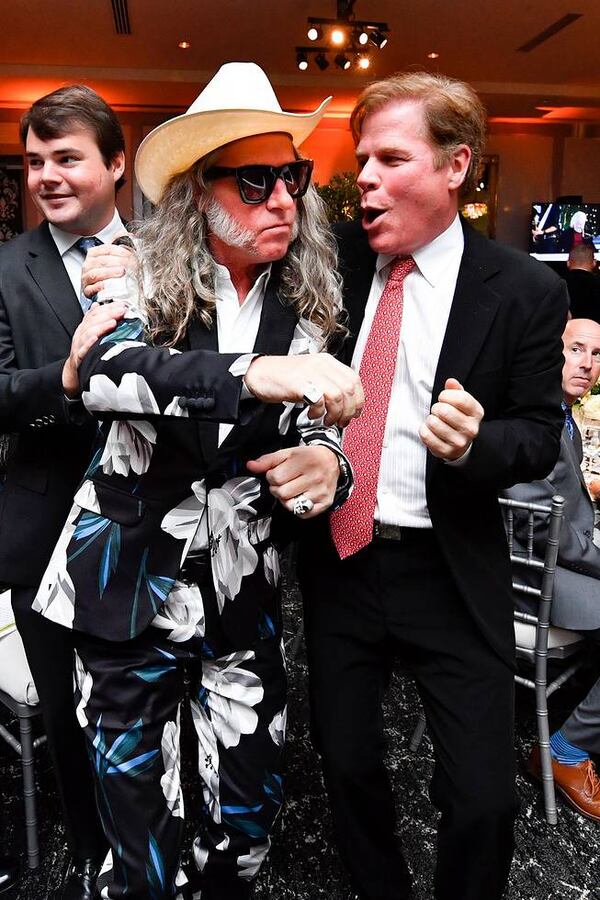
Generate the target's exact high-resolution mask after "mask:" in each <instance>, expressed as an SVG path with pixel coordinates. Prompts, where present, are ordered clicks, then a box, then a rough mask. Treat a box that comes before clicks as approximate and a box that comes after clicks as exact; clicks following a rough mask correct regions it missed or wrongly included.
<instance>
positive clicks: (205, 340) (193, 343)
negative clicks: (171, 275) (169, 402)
mask: <svg viewBox="0 0 600 900" xmlns="http://www.w3.org/2000/svg"><path fill="white" fill-rule="evenodd" d="M216 317H217V313H216V310H215V312H214V316H213V321H212V325H211V327H208V326H207V325H205V324H204V322H202V320H201V319H199V318H197V317H194V318H193V319H192V320H191V321H190V324H189V326H188V330H187V339H188V343H189V348H190V350H214V352H215V353H217V352H218V350H219V340H218V335H217V321H216ZM196 425H197V428H198V437H199V439H200V444H201V447H202V455H203V457H204V459H205V460H211V459H213V457H214V455H215V453H216V452H217V447H218V444H219V424H218V422H197V423H196Z"/></svg>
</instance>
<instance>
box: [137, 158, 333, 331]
mask: <svg viewBox="0 0 600 900" xmlns="http://www.w3.org/2000/svg"><path fill="white" fill-rule="evenodd" d="M217 156H218V151H217V152H216V153H212V154H210V155H208V156H206V157H204V158H203V159H201V160H199V161H198V162H196V163H194V165H193V166H192V167H191V168H190V169H188V170H187V171H186V172H183V173H182V174H180V175H175V177H174V178H172V179H171V181H170V183H169V185H168V186H167V188H166V189H165V191H164V193H163V196H162V197H161V199H160V201H159V203H158V205H157V206H156V208H155V210H154V212H153V213H152V215H151V216H150V217H149V218H148V219H147V220H145V221H144V222H141V223H139V224H138V227H137V228H136V234H137V237H138V239H139V257H140V262H141V265H140V272H141V273H142V276H141V277H142V281H143V285H144V286H146V289H145V290H144V287H142V290H141V293H142V295H143V296H144V298H145V299H144V301H143V303H144V307H145V310H146V313H147V316H148V326H149V331H150V335H151V337H152V339H153V340H155V341H158V342H160V343H163V344H167V345H172V344H176V343H177V342H178V341H179V340H180V339H181V337H182V336H183V334H184V333H185V330H186V328H187V325H188V323H189V321H190V319H191V318H192V317H193V316H194V315H198V316H200V318H201V319H202V320H203V321H204V322H205V323H206V324H207V325H209V324H210V323H211V321H212V315H213V311H214V307H215V302H216V297H215V293H214V283H215V273H216V268H215V261H214V259H213V257H212V255H211V253H210V250H209V247H208V241H207V236H208V229H207V223H206V216H205V211H206V210H207V208H208V207H209V205H210V203H211V201H212V193H211V191H210V190H209V189H208V188H207V183H206V181H205V180H204V178H203V174H204V172H206V170H207V169H208V168H209V167H210V166H211V165H212V164H213V163H214V161H215V159H216V157H217ZM297 204H298V206H297V216H296V228H295V230H294V236H293V239H292V242H291V244H290V247H289V250H288V252H287V254H286V256H285V258H284V259H283V260H282V262H281V269H280V284H279V296H280V298H281V300H282V301H283V302H284V303H286V304H289V305H292V306H293V307H294V309H295V311H296V314H297V315H298V317H299V318H300V317H301V318H305V319H309V320H310V321H311V322H313V323H314V324H315V325H317V326H318V327H319V328H320V329H321V331H322V333H323V341H324V343H327V341H328V340H329V339H330V338H331V337H332V336H333V335H334V334H335V333H336V332H343V331H345V328H344V327H343V326H342V325H341V324H340V322H339V315H340V310H341V305H342V301H341V279H340V277H339V275H338V274H337V271H336V266H337V252H336V246H335V241H334V239H333V236H332V234H331V232H330V230H329V226H328V223H327V218H326V215H325V209H324V206H323V202H322V200H321V198H320V197H319V195H318V194H317V192H316V190H315V188H314V187H313V186H312V185H310V187H309V189H308V191H307V192H306V194H305V195H304V197H302V198H301V199H300V200H298V201H297ZM148 285H151V286H152V288H151V289H148Z"/></svg>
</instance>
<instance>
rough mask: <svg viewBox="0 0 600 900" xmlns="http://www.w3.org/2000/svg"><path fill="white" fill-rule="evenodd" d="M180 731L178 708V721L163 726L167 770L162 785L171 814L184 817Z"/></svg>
mask: <svg viewBox="0 0 600 900" xmlns="http://www.w3.org/2000/svg"><path fill="white" fill-rule="evenodd" d="M180 731H181V728H180V710H179V709H178V710H177V719H176V721H175V722H173V721H169V722H165V727H164V728H163V733H162V738H161V741H160V747H161V750H162V757H163V764H164V767H165V772H164V775H162V776H161V779H160V786H161V788H162V792H163V794H164V795H165V800H166V801H167V807H168V808H169V809H170V810H171V815H172V816H179V817H180V818H182V819H183V795H182V792H181V775H180V755H179V739H180Z"/></svg>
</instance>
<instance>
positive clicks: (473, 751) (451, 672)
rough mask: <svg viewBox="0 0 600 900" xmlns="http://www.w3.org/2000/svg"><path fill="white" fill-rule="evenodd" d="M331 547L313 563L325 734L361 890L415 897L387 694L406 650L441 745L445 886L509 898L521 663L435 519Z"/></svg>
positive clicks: (382, 898) (307, 590)
mask: <svg viewBox="0 0 600 900" xmlns="http://www.w3.org/2000/svg"><path fill="white" fill-rule="evenodd" d="M318 555H319V554H318V552H317V556H316V557H315V554H309V555H308V556H306V557H304V558H301V565H300V573H301V586H302V589H303V593H304V602H305V617H306V642H307V649H308V661H309V673H310V696H311V702H312V716H313V734H314V740H315V744H316V747H317V749H318V751H319V752H320V754H321V756H322V761H323V770H324V776H325V784H326V787H327V791H328V794H329V799H330V803H331V809H332V814H333V819H334V826H335V831H336V836H337V842H338V845H339V850H340V854H341V856H342V858H343V860H344V862H345V864H346V866H347V867H348V869H349V871H350V874H351V876H352V878H353V880H354V882H355V885H356V887H357V889H358V891H359V894H360V897H361V898H363V900H401V898H405V897H408V895H409V890H410V874H409V870H408V866H407V864H406V862H405V861H404V859H403V856H402V853H401V849H400V846H399V842H398V840H397V838H396V836H395V824H396V820H395V809H394V798H393V795H392V791H391V788H390V783H389V780H388V775H387V772H386V769H385V766H384V763H383V755H384V749H385V742H384V733H383V722H382V710H381V703H382V698H383V694H384V691H385V688H386V685H387V681H388V676H389V672H390V666H391V664H392V662H393V660H394V658H395V657H398V658H399V659H400V660H401V661H402V662H403V663H404V664H405V665H406V666H407V667H408V668H409V670H410V671H411V672H412V674H413V676H414V678H415V681H416V684H417V688H418V691H419V694H420V697H421V700H422V703H423V706H424V709H425V713H426V716H427V725H428V731H429V735H430V737H431V740H432V742H433V746H434V751H435V769H434V775H433V779H432V782H431V785H430V796H431V800H432V802H433V803H434V805H435V806H436V807H437V809H438V810H439V811H440V812H441V819H440V824H439V829H438V843H437V851H438V852H437V869H436V875H435V897H436V898H437V900H494V898H499V897H500V896H501V895H502V892H503V889H504V886H505V884H506V881H507V878H508V873H509V869H510V863H511V859H512V853H513V843H514V839H513V824H514V817H515V814H516V809H517V803H516V795H515V784H514V782H515V761H514V750H513V711H514V703H513V694H514V686H513V673H512V672H511V671H510V669H509V667H508V666H507V665H506V664H505V663H504V662H502V661H501V660H500V658H499V657H498V656H497V655H496V654H495V653H494V651H493V650H492V649H491V648H490V647H489V645H488V644H487V643H486V642H485V640H484V639H483V638H482V636H481V635H480V633H479V631H478V630H477V629H476V627H475V625H474V623H473V621H472V619H471V617H470V615H469V613H468V612H467V610H466V608H465V606H464V604H463V601H462V599H461V597H460V595H459V594H458V592H457V590H456V588H455V587H454V584H453V582H452V580H451V578H450V575H449V573H448V570H447V567H446V565H445V562H444V560H443V558H442V555H441V551H440V549H439V547H438V545H437V542H436V539H435V537H434V536H433V533H432V532H431V531H429V530H428V531H420V530H415V529H409V530H407V531H406V537H405V539H403V540H401V541H385V540H378V541H375V542H374V543H373V544H372V545H371V546H370V547H368V548H365V549H364V550H362V551H360V552H359V553H358V554H356V555H355V556H353V557H351V558H349V559H347V560H345V561H343V562H341V561H340V560H339V558H338V557H337V554H335V551H333V549H331V551H327V550H324V551H323V552H322V555H321V556H320V558H318ZM309 557H310V558H309ZM484 602H485V597H482V603H484ZM507 627H509V628H512V617H511V616H510V615H507ZM416 712H417V711H416V710H415V714H416ZM415 718H416V715H415V717H411V719H410V721H408V722H407V723H406V730H407V731H410V730H411V729H412V727H413V725H414V723H415ZM400 802H402V801H401V798H400Z"/></svg>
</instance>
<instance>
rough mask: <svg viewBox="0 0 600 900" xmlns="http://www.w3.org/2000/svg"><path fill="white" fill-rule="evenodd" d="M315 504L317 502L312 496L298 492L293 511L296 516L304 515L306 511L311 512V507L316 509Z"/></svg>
mask: <svg viewBox="0 0 600 900" xmlns="http://www.w3.org/2000/svg"><path fill="white" fill-rule="evenodd" d="M314 506H315V504H314V503H313V502H312V500H311V499H310V497H307V496H306V494H298V496H297V497H294V506H293V507H292V512H293V513H294V515H295V516H303V515H304V514H305V513H307V512H310V511H311V509H314Z"/></svg>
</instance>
